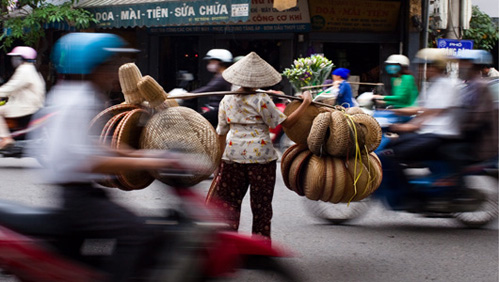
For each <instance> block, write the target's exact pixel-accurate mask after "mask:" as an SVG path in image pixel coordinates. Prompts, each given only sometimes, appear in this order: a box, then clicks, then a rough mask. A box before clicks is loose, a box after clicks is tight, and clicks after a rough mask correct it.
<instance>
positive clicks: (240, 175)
mask: <svg viewBox="0 0 499 282" xmlns="http://www.w3.org/2000/svg"><path fill="white" fill-rule="evenodd" d="M223 77H224V78H225V79H226V80H227V81H229V82H230V83H233V84H236V85H240V86H241V88H239V90H238V91H240V92H241V94H239V95H226V96H225V97H224V98H223V99H222V101H221V102H220V111H219V116H218V127H217V134H218V135H219V140H220V145H221V151H222V152H223V154H222V162H221V165H220V168H219V177H216V178H215V180H214V181H215V182H214V185H215V186H214V191H215V192H214V194H213V198H214V199H215V202H217V200H218V201H220V202H221V204H222V206H223V207H224V209H225V210H226V212H227V214H226V216H227V219H228V222H229V225H230V228H231V229H233V230H238V228H239V218H240V215H241V203H242V200H243V198H244V196H245V194H246V192H247V190H248V187H250V194H251V210H252V212H253V226H252V233H253V234H258V235H262V236H265V237H266V238H268V239H269V240H270V237H271V219H272V198H273V195H274V186H275V180H276V177H275V174H276V160H277V153H276V152H275V150H274V148H273V145H272V141H271V139H270V135H269V128H273V127H276V126H277V125H279V124H281V125H282V126H285V127H291V126H293V125H294V124H295V123H296V122H297V121H298V119H299V118H300V116H301V115H302V114H303V113H304V111H305V110H306V108H307V107H308V105H310V103H311V99H312V97H311V95H310V92H309V91H305V92H304V93H303V96H304V101H303V103H302V104H301V105H300V106H299V107H298V109H297V110H296V111H294V112H293V113H291V114H290V115H289V116H288V117H286V116H285V115H284V114H283V113H282V112H281V111H279V109H278V108H277V107H276V106H275V104H274V103H273V102H272V99H271V98H270V97H269V95H267V94H265V93H258V92H256V90H257V89H259V88H265V87H270V86H273V85H276V84H277V83H279V82H280V81H281V79H282V76H281V75H280V74H279V72H277V71H276V70H275V69H274V68H273V67H272V66H271V65H270V64H268V63H267V62H266V61H265V60H263V59H262V58H261V57H260V56H258V55H257V54H256V53H254V52H251V53H250V54H248V55H247V56H246V57H244V58H243V59H241V60H240V61H238V62H237V63H235V64H233V65H232V66H230V67H229V68H228V69H227V70H225V71H224V72H223ZM247 93H252V94H247Z"/></svg>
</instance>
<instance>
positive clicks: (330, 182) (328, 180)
mask: <svg viewBox="0 0 499 282" xmlns="http://www.w3.org/2000/svg"><path fill="white" fill-rule="evenodd" d="M322 157H323V158H324V164H325V168H324V169H325V177H324V191H322V196H321V200H322V201H324V202H328V201H329V199H330V198H331V197H332V196H333V189H334V162H333V158H332V157H331V156H328V155H325V156H322Z"/></svg>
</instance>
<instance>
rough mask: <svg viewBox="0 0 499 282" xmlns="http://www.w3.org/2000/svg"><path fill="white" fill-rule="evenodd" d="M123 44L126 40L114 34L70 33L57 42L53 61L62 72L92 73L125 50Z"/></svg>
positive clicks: (53, 52)
mask: <svg viewBox="0 0 499 282" xmlns="http://www.w3.org/2000/svg"><path fill="white" fill-rule="evenodd" d="M123 46H125V41H124V40H123V39H121V37H119V36H117V35H114V34H109V33H70V34H67V35H64V36H63V37H61V38H60V39H59V40H58V41H57V42H56V43H55V46H54V48H53V50H52V62H53V63H54V65H55V67H56V69H57V72H59V73H62V74H90V73H91V72H92V71H93V70H94V69H95V67H97V66H98V65H100V64H102V63H104V62H105V61H106V60H107V59H109V58H110V57H111V56H112V55H113V54H114V53H116V52H122V51H123V50H125V49H123V48H121V47H123ZM127 50H130V49H127Z"/></svg>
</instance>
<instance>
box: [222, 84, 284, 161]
mask: <svg viewBox="0 0 499 282" xmlns="http://www.w3.org/2000/svg"><path fill="white" fill-rule="evenodd" d="M284 120H286V116H285V115H284V114H283V113H282V112H281V111H279V109H278V108H277V107H276V106H275V105H274V102H272V99H270V97H269V96H268V95H267V94H265V93H257V94H248V95H227V96H225V97H224V98H223V99H222V101H221V102H220V108H219V110H218V126H217V134H219V135H225V134H227V139H226V146H225V152H224V154H223V156H222V159H223V160H226V161H232V162H236V163H243V164H248V163H261V164H263V163H268V162H271V161H273V160H276V159H277V153H276V152H275V150H274V146H273V145H272V140H271V139H270V134H269V128H274V127H276V126H277V125H279V124H280V123H282V122H283V121H284Z"/></svg>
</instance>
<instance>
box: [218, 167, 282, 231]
mask: <svg viewBox="0 0 499 282" xmlns="http://www.w3.org/2000/svg"><path fill="white" fill-rule="evenodd" d="M219 173H220V178H219V179H218V181H217V183H216V186H215V191H214V197H215V198H216V199H217V200H219V201H221V205H222V206H223V209H224V210H225V211H226V214H225V217H226V219H227V220H228V223H229V224H230V228H231V229H233V230H237V229H238V228H239V219H240V216H241V203H242V201H243V198H244V196H245V195H246V192H247V191H248V187H250V204H251V211H252V213H253V225H252V233H253V234H258V235H263V236H265V237H268V238H269V239H270V221H271V219H272V198H273V196H274V185H275V177H276V161H272V162H269V163H266V164H239V163H228V162H222V164H221V167H220V172H219ZM215 180H217V179H215Z"/></svg>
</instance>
